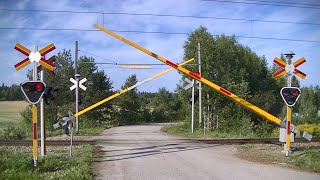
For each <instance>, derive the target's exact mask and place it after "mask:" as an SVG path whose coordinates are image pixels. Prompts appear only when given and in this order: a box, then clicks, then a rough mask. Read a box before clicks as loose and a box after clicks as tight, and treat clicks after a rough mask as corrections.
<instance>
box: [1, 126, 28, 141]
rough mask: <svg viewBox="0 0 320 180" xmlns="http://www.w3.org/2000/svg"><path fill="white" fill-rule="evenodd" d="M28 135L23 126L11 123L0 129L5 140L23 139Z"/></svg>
mask: <svg viewBox="0 0 320 180" xmlns="http://www.w3.org/2000/svg"><path fill="white" fill-rule="evenodd" d="M26 136H27V135H26V131H25V129H23V128H22V127H21V126H16V125H10V126H9V127H7V128H4V129H1V130H0V139H4V140H22V139H25V138H26Z"/></svg>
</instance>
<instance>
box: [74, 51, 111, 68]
mask: <svg viewBox="0 0 320 180" xmlns="http://www.w3.org/2000/svg"><path fill="white" fill-rule="evenodd" d="M78 51H81V52H83V53H86V54H90V55H91V56H95V57H97V58H100V59H103V60H106V61H109V62H111V63H105V64H114V65H117V63H116V62H114V61H112V60H110V59H106V58H103V57H100V56H98V55H95V54H92V53H89V52H86V51H83V50H80V49H79V50H78Z"/></svg>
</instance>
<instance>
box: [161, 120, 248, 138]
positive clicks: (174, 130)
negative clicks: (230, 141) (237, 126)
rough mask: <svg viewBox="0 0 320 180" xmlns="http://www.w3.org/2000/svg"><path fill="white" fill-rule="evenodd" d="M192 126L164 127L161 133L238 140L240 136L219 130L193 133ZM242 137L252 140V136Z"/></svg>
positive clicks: (198, 130)
mask: <svg viewBox="0 0 320 180" xmlns="http://www.w3.org/2000/svg"><path fill="white" fill-rule="evenodd" d="M190 129H191V128H190V126H188V125H187V124H184V123H179V124H177V125H170V126H164V127H162V129H161V131H163V132H166V133H168V134H172V135H179V136H183V137H188V138H203V137H205V138H237V137H239V134H238V133H236V132H224V131H221V130H219V129H215V130H213V131H209V132H206V133H204V132H203V129H196V130H195V131H194V132H193V133H191V130H190ZM242 137H246V138H251V137H254V135H252V134H247V135H242Z"/></svg>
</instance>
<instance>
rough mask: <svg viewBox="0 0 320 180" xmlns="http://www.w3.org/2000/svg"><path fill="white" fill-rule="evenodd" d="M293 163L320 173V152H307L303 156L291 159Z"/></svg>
mask: <svg viewBox="0 0 320 180" xmlns="http://www.w3.org/2000/svg"><path fill="white" fill-rule="evenodd" d="M291 163H292V164H294V165H296V166H299V167H304V168H308V169H312V170H315V171H318V172H319V171H320V151H319V150H306V151H305V152H304V154H303V155H302V156H298V157H296V158H294V159H291Z"/></svg>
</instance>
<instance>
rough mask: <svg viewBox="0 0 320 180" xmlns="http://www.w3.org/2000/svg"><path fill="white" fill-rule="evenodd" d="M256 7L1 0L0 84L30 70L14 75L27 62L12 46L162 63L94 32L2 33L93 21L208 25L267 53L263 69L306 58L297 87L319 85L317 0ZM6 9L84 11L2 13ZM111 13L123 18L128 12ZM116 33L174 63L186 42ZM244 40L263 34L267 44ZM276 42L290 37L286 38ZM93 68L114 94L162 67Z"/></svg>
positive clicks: (167, 81)
mask: <svg viewBox="0 0 320 180" xmlns="http://www.w3.org/2000/svg"><path fill="white" fill-rule="evenodd" d="M230 2H242V3H230ZM243 2H245V3H243ZM248 2H249V3H248ZM261 2H262V1H261V0H260V2H258V4H260V5H258V4H257V1H253V0H246V1H245V0H241V1H240V0H232V1H222V0H221V1H201V0H174V1H172V0H161V1H157V0H124V1H112V0H108V1H104V0H72V1H67V0H54V1H51V0H39V1H36V0H34V1H33V0H20V1H9V0H2V1H1V2H0V16H1V19H0V41H1V43H0V63H1V66H0V83H1V84H2V83H4V84H5V85H11V84H20V83H21V82H23V81H25V80H26V75H25V74H26V72H27V70H28V69H31V68H32V66H31V65H29V66H27V67H25V68H24V69H22V70H20V71H18V72H17V71H15V69H14V64H16V63H18V62H19V61H21V60H22V59H23V58H25V56H24V55H22V54H21V53H19V52H17V51H16V50H14V49H13V48H14V46H15V44H16V43H17V42H18V43H20V44H22V45H24V46H26V47H27V48H29V49H32V48H33V47H34V45H37V46H39V48H42V47H44V46H46V45H48V44H49V43H51V42H52V43H54V44H55V46H56V48H57V49H56V50H54V51H53V52H51V53H50V54H48V56H51V55H53V54H56V53H58V52H59V51H61V50H63V49H67V50H68V49H71V51H72V53H73V54H74V42H75V41H78V42H79V49H80V50H81V51H80V52H79V55H88V56H90V55H89V54H86V53H84V51H85V52H88V53H91V54H95V55H97V56H100V57H103V58H105V59H110V60H112V61H115V62H117V63H135V64H137V63H160V62H159V61H157V60H156V59H154V58H151V57H149V56H148V55H145V54H144V53H142V52H140V51H138V50H136V49H134V48H132V47H130V46H128V45H126V44H124V43H122V42H120V41H118V40H116V39H114V38H112V37H110V36H108V35H106V34H104V33H103V32H100V31H61V30H59V31H49V30H21V29H7V28H38V29H92V30H93V29H94V27H93V24H95V23H97V24H99V25H104V26H105V27H106V28H107V29H111V30H117V31H145V32H159V31H160V32H179V33H190V32H191V31H193V30H195V29H196V28H198V27H199V26H200V25H202V26H205V27H207V28H208V31H209V32H210V33H211V34H214V35H221V34H226V35H233V34H234V35H236V36H239V38H238V41H239V42H240V43H242V44H245V45H247V46H249V47H250V48H251V49H252V50H253V51H254V52H256V53H257V54H258V55H260V56H262V55H265V57H266V58H267V60H268V64H269V66H271V65H272V61H273V58H274V57H279V56H280V54H281V53H285V52H287V51H289V50H290V51H293V52H295V53H296V56H295V57H294V58H293V61H295V60H297V59H299V58H300V57H305V59H306V60H307V62H306V63H305V64H303V65H301V66H300V67H299V68H298V69H299V70H300V71H302V72H304V73H306V74H307V78H306V79H305V80H301V84H302V85H303V86H310V85H313V86H315V85H320V78H319V77H320V71H319V67H320V61H319V60H320V56H319V47H320V22H319V17H320V2H318V1H315V0H314V1H303V4H315V5H314V6H313V7H311V8H310V6H308V7H306V6H305V7H304V8H301V7H300V8H298V7H285V6H278V5H279V4H276V5H277V6H270V5H261V4H270V3H261ZM264 2H271V1H270V0H269V1H264ZM274 2H277V1H274ZM278 2H291V3H292V4H291V5H294V6H297V5H295V4H294V3H300V4H301V1H289V0H279V1H278ZM250 3H253V4H250ZM7 9H10V10H45V11H74V12H88V13H70V12H37V11H8V10H7ZM92 12H104V13H105V14H104V15H102V14H101V13H92ZM108 13H113V14H108ZM114 13H129V14H131V15H125V14H114ZM138 13H140V14H162V15H163V14H166V15H168V14H169V15H182V16H201V17H204V16H205V17H215V18H190V17H189V18H186V17H184V18H183V17H172V16H171V17H164V16H146V15H144V16H142V15H139V16H137V15H136V16H134V15H132V14H138ZM217 18H222V19H217ZM232 19H233V20H232ZM235 19H244V20H235ZM250 20H262V21H250ZM266 21H269V22H266ZM270 21H278V22H270ZM279 21H280V22H279ZM284 22H291V23H284ZM292 22H294V23H292ZM118 34H120V35H121V36H123V37H125V38H127V39H129V40H132V41H134V42H136V43H138V44H139V45H142V46H143V47H145V48H147V49H149V50H151V51H153V52H155V53H157V54H159V55H161V56H163V57H165V58H167V59H169V60H171V61H173V62H181V61H182V58H183V48H182V46H183V44H184V41H185V40H186V39H187V35H186V34H156V33H128V32H118ZM243 37H247V38H243ZM250 37H262V38H267V39H260V38H250ZM270 38H271V39H270ZM277 39H278V40H277ZM279 39H291V41H284V40H279ZM297 40H303V41H297ZM95 59H96V62H106V61H105V60H103V59H100V58H97V57H95ZM98 67H99V69H100V70H102V69H104V70H105V72H106V74H107V75H108V76H109V77H110V78H111V80H112V81H113V86H114V89H115V90H119V89H120V88H121V85H123V84H124V82H125V79H126V78H127V77H128V76H129V75H131V74H137V77H138V80H139V81H142V80H144V79H146V78H148V77H150V76H152V75H153V74H155V73H157V72H160V71H162V70H164V69H159V68H164V67H167V66H153V67H154V68H157V69H147V70H133V69H119V68H108V67H110V65H98ZM180 79H181V77H180V75H179V74H178V73H177V72H176V71H172V72H170V73H168V74H166V75H164V76H162V77H160V78H157V79H155V80H153V81H151V82H148V83H147V84H145V85H143V86H140V87H139V88H138V89H139V90H140V91H152V92H154V91H157V90H158V89H159V88H161V87H166V88H167V89H169V90H170V91H174V89H175V88H176V84H178V83H179V80H180ZM66 83H70V86H71V85H72V84H71V82H66Z"/></svg>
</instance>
